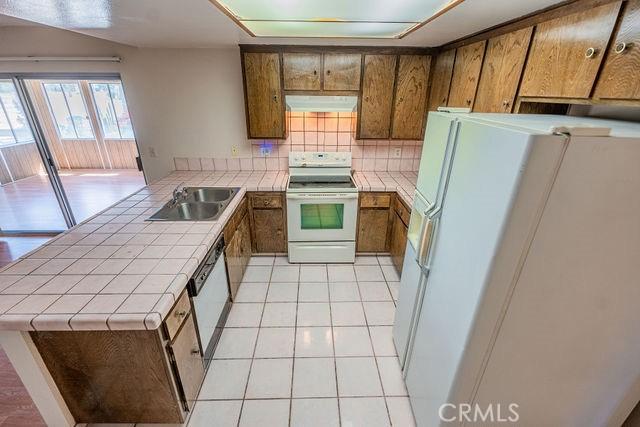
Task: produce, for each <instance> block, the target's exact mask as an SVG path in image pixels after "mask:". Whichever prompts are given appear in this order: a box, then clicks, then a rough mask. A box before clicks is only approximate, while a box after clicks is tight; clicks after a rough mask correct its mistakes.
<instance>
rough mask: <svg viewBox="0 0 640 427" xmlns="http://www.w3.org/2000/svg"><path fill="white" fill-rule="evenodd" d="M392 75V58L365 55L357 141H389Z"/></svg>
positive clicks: (391, 56) (393, 60) (393, 67)
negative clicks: (386, 139)
mask: <svg viewBox="0 0 640 427" xmlns="http://www.w3.org/2000/svg"><path fill="white" fill-rule="evenodd" d="M395 72H396V56H395V55H365V57H364V77H363V80H362V99H361V100H360V113H359V114H358V128H359V132H358V135H359V138H361V139H384V138H389V128H390V125H391V106H392V102H393V87H394V80H395V79H394V77H395Z"/></svg>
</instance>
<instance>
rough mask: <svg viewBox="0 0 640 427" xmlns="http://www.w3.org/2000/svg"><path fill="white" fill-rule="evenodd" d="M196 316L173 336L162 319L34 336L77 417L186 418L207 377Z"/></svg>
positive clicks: (173, 420) (112, 420)
mask: <svg viewBox="0 0 640 427" xmlns="http://www.w3.org/2000/svg"><path fill="white" fill-rule="evenodd" d="M185 292H186V290H185ZM183 295H184V294H183ZM186 298H187V299H188V296H186ZM179 300H182V297H181V298H180V299H179ZM189 309H190V308H189ZM175 313H176V310H172V311H171V312H170V313H169V315H168V316H167V317H170V316H174V315H175ZM192 316H193V312H192V311H190V312H188V313H187V314H185V315H184V316H181V318H182V319H183V320H182V322H181V324H180V327H179V329H178V330H177V332H176V333H175V336H174V338H173V339H169V335H168V333H167V329H166V326H165V325H163V326H162V327H161V328H160V329H156V330H129V331H127V330H123V331H46V332H45V331H33V332H31V333H30V335H31V338H32V340H33V342H34V344H35V347H36V349H37V350H38V352H39V353H40V356H41V357H42V360H43V361H44V364H45V366H46V367H47V369H48V371H49V373H50V374H51V377H52V378H53V381H54V382H55V383H56V385H57V387H58V390H59V391H60V394H61V395H62V397H63V399H64V401H65V403H66V404H67V407H68V408H69V411H70V412H71V414H72V415H73V417H74V419H75V421H76V422H78V423H182V422H184V421H185V419H186V412H185V410H187V409H189V410H190V409H191V407H192V405H193V399H194V398H195V396H196V394H197V393H198V390H199V388H200V385H201V384H202V380H203V379H204V363H203V360H202V356H201V353H200V347H199V345H198V337H197V334H196V329H195V325H194V321H193V317H192Z"/></svg>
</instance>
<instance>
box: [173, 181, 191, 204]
mask: <svg viewBox="0 0 640 427" xmlns="http://www.w3.org/2000/svg"><path fill="white" fill-rule="evenodd" d="M186 196H187V187H184V182H181V183H180V184H178V185H177V186H176V188H174V189H173V193H172V198H171V202H172V204H174V205H175V204H177V203H178V200H180V199H182V198H185V197H186Z"/></svg>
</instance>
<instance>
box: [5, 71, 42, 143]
mask: <svg viewBox="0 0 640 427" xmlns="http://www.w3.org/2000/svg"><path fill="white" fill-rule="evenodd" d="M0 82H9V83H12V82H11V80H6V79H0ZM13 86H14V90H16V88H15V85H13ZM16 92H17V91H16ZM20 110H21V111H22V114H23V115H24V118H25V120H26V119H27V114H26V111H24V106H23V105H22V104H20ZM0 114H2V115H3V116H4V118H5V120H6V121H7V124H8V125H9V130H10V131H11V136H12V137H13V142H7V143H2V142H0V148H3V147H14V146H18V145H22V144H32V143H35V142H36V139H35V136H34V135H33V130H32V129H31V126H30V125H27V127H28V128H29V133H30V134H31V139H30V140H25V141H21V140H19V139H18V137H17V135H16V131H15V128H14V127H13V124H12V123H11V120H10V119H9V113H7V107H6V106H5V103H4V101H3V100H2V97H0Z"/></svg>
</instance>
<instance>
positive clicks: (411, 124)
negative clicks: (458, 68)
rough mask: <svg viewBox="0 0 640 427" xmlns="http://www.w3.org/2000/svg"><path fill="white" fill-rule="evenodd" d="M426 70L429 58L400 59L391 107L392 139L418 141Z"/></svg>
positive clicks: (422, 122)
mask: <svg viewBox="0 0 640 427" xmlns="http://www.w3.org/2000/svg"><path fill="white" fill-rule="evenodd" d="M430 67H431V57H430V56H423V55H402V56H400V63H399V64H398V75H397V77H396V92H395V97H394V105H393V121H392V127H391V137H392V138H395V139H422V134H423V132H424V121H425V118H426V109H427V86H428V84H429V69H430Z"/></svg>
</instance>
